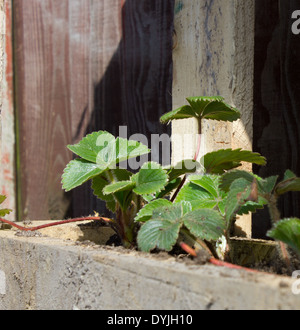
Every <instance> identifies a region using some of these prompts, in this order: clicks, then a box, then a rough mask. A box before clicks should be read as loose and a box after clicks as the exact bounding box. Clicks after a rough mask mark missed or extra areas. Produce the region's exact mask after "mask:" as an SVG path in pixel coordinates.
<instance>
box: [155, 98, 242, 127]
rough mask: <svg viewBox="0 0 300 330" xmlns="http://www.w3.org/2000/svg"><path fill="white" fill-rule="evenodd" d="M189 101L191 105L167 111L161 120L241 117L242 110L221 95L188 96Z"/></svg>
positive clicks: (230, 118)
mask: <svg viewBox="0 0 300 330" xmlns="http://www.w3.org/2000/svg"><path fill="white" fill-rule="evenodd" d="M187 101H188V102H189V104H190V105H185V106H182V107H180V108H178V109H176V110H173V111H171V112H169V113H166V114H165V115H163V116H162V117H161V119H160V121H161V122H162V123H168V122H169V121H171V120H178V119H187V118H197V119H200V120H201V119H203V118H206V119H213V120H223V121H231V122H232V121H235V120H237V119H239V118H240V112H239V111H238V110H237V109H235V108H233V107H231V106H229V105H228V104H226V103H225V102H224V98H223V97H221V96H212V97H206V96H199V97H188V98H187Z"/></svg>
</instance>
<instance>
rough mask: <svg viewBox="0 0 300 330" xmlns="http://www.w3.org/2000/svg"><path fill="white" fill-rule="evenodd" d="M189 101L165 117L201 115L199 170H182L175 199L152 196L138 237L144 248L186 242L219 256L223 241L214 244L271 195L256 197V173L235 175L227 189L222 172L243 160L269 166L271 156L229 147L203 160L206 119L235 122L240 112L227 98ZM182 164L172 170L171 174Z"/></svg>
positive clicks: (166, 247)
mask: <svg viewBox="0 0 300 330" xmlns="http://www.w3.org/2000/svg"><path fill="white" fill-rule="evenodd" d="M187 101H188V103H189V105H185V106H182V107H180V108H179V109H177V110H174V111H171V112H169V113H167V114H165V115H164V116H162V118H161V122H162V123H168V122H170V121H172V120H179V119H186V118H195V119H196V120H197V122H198V127H199V130H198V134H199V140H198V145H197V149H196V152H195V156H194V159H193V161H194V162H195V163H196V164H197V165H196V167H197V170H196V171H195V173H193V174H189V175H188V173H185V172H184V171H182V172H181V173H180V174H181V175H182V176H180V177H179V178H177V180H178V187H177V189H176V190H175V192H174V193H173V195H172V196H171V197H170V200H167V201H166V200H165V199H156V200H153V201H150V202H149V203H148V204H147V205H145V206H144V208H143V209H142V210H141V211H140V212H139V213H138V214H137V216H136V218H135V220H136V221H139V222H142V223H143V225H142V227H141V229H140V230H139V233H138V237H137V241H138V246H139V247H140V249H141V250H144V251H151V250H153V249H155V248H158V249H162V250H166V251H171V250H172V248H173V247H174V245H175V244H176V243H180V241H182V242H188V243H189V244H190V245H194V246H197V247H198V248H200V249H203V248H204V249H206V250H207V251H209V253H210V254H211V255H213V256H218V257H224V255H223V256H221V255H220V253H219V255H218V249H217V246H216V245H215V244H211V243H216V242H217V241H219V240H220V239H222V237H224V238H225V239H226V240H227V241H228V240H229V236H230V232H231V228H232V227H233V224H234V220H235V217H236V215H237V214H244V213H248V212H250V211H253V210H255V209H256V208H261V207H263V203H264V202H265V200H263V199H260V200H259V201H258V200H255V201H254V200H252V199H253V198H252V197H251V189H253V187H252V186H253V185H254V184H255V182H254V180H253V179H254V178H253V176H252V182H251V184H250V185H248V183H249V182H248V181H245V180H244V179H243V180H240V181H235V180H234V181H235V182H231V183H232V184H230V186H229V187H227V188H228V189H227V190H225V189H222V186H221V182H222V176H223V175H224V174H225V173H228V171H229V170H233V169H235V168H237V167H239V166H240V165H241V162H249V163H255V164H258V165H265V164H266V160H265V158H264V157H262V156H261V155H259V154H257V153H253V152H251V151H246V150H241V149H237V150H232V149H226V150H219V151H216V152H211V153H208V154H206V155H204V156H203V157H202V158H201V160H200V162H199V163H197V162H196V160H197V159H198V156H199V152H200V143H201V140H200V138H201V125H202V120H203V119H211V120H219V121H230V122H233V121H235V120H237V119H239V118H240V113H239V111H238V110H237V109H235V108H232V107H230V106H229V105H228V104H226V103H225V102H224V99H223V98H222V97H192V98H187ZM187 161H188V160H185V161H183V163H186V162H187ZM180 165H181V163H179V164H177V165H176V166H175V167H170V168H168V169H167V170H168V175H169V176H171V178H173V177H172V174H173V173H174V171H175V168H176V167H177V166H179V167H180ZM241 206H243V207H241ZM224 253H225V252H224Z"/></svg>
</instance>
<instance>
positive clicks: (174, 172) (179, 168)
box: [167, 159, 201, 181]
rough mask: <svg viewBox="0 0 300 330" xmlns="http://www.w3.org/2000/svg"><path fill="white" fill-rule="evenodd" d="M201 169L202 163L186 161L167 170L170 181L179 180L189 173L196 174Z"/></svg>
mask: <svg viewBox="0 0 300 330" xmlns="http://www.w3.org/2000/svg"><path fill="white" fill-rule="evenodd" d="M200 167H201V165H200V163H198V162H197V161H195V160H192V159H186V160H183V161H181V162H179V163H177V164H176V165H175V166H172V167H171V168H170V169H168V170H167V173H168V175H169V181H173V180H174V179H177V178H178V177H180V176H181V175H184V174H187V173H195V172H196V171H197V170H198V169H199V168H200Z"/></svg>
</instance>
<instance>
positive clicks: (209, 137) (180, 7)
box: [172, 0, 254, 237]
mask: <svg viewBox="0 0 300 330" xmlns="http://www.w3.org/2000/svg"><path fill="white" fill-rule="evenodd" d="M174 24H175V32H176V38H177V40H176V48H175V49H174V52H173V65H174V69H173V70H174V71H173V108H174V109H175V108H176V107H179V106H181V105H183V104H184V103H185V98H186V97H189V96H202V95H203V96H204V95H205V96H214V95H221V96H223V97H225V99H226V102H227V103H229V104H231V105H234V106H235V107H237V108H238V109H240V111H241V113H242V118H241V120H239V121H238V122H235V123H222V122H212V121H207V122H204V124H203V127H202V133H203V137H202V141H203V143H202V146H201V152H200V154H201V155H203V154H205V153H207V152H210V151H213V150H218V149H222V148H243V149H246V150H252V138H253V137H252V131H253V129H252V123H253V119H252V116H253V101H252V100H253V72H254V0H247V1H246V0H206V1H202V0H201V1H199V0H176V3H175V22H174ZM196 132H197V125H196V123H195V122H194V121H193V120H183V121H178V122H177V123H176V122H175V123H174V124H173V128H172V133H173V134H176V136H178V135H181V136H182V135H184V134H191V133H196ZM195 144H196V141H195V140H193V141H191V140H190V139H186V142H184V143H183V148H182V149H181V148H177V147H176V146H175V145H174V146H173V161H174V162H176V161H178V160H180V159H182V157H185V158H186V157H192V155H193V154H194V150H195ZM246 169H249V170H251V167H249V166H248V165H247V166H246ZM238 227H241V229H242V231H243V232H244V234H245V235H246V236H248V237H249V236H251V218H249V217H245V218H243V219H240V220H239V223H238Z"/></svg>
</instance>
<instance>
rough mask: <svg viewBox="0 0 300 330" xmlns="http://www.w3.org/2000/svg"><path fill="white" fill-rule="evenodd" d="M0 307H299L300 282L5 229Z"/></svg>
mask: <svg viewBox="0 0 300 330" xmlns="http://www.w3.org/2000/svg"><path fill="white" fill-rule="evenodd" d="M0 251H1V257H0V309H37V310H38V309H64V310H65V309H106V310H120V309H124V310H131V309H142V310H143V309H151V310H166V309H175V310H190V309H201V310H202V309H221V310H223V309H275V310H278V309H300V296H296V295H293V294H292V291H291V288H292V285H293V283H294V281H295V280H292V279H290V278H288V277H280V276H274V275H265V274H253V273H245V272H244V271H237V270H230V269H224V268H219V267H215V266H212V265H205V266H197V265H186V264H184V263H179V262H177V261H175V260H174V259H173V258H167V259H166V258H163V259H161V260H159V259H157V258H154V257H153V256H151V255H148V254H142V253H136V252H134V251H128V252H127V253H121V252H120V251H118V250H116V249H113V248H108V247H99V246H89V245H87V246H83V245H76V244H75V243H74V242H72V241H63V240H60V239H55V238H49V237H16V236H15V232H14V231H0Z"/></svg>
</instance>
